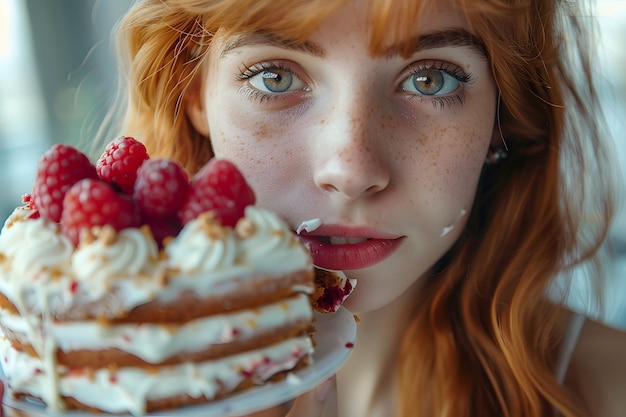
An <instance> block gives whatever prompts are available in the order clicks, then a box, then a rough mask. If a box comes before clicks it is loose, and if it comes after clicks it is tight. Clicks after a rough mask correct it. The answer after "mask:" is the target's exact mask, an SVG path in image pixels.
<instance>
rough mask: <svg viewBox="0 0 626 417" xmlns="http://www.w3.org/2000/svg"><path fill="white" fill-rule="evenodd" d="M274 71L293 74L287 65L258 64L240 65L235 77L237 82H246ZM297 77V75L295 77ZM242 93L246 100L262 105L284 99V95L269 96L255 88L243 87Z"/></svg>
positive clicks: (277, 63) (278, 63) (275, 63)
mask: <svg viewBox="0 0 626 417" xmlns="http://www.w3.org/2000/svg"><path fill="white" fill-rule="evenodd" d="M268 70H270V71H271V70H274V71H290V72H292V73H295V72H294V70H293V68H290V67H289V66H287V65H284V64H283V63H281V62H271V61H270V62H259V63H257V64H253V65H246V64H241V66H240V67H239V72H238V74H237V75H236V77H235V78H236V79H237V81H247V80H249V79H250V78H252V77H254V76H255V75H258V74H260V73H262V72H263V71H268ZM296 76H297V75H296ZM242 91H243V92H244V93H245V94H246V98H248V99H250V100H257V101H258V102H259V103H263V102H264V101H269V100H272V99H279V98H281V97H284V96H285V94H286V93H278V94H270V93H266V92H264V91H260V90H257V89H256V88H253V87H250V86H247V85H246V86H244V87H243V89H242Z"/></svg>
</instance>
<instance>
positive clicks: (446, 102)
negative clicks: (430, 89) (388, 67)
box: [402, 61, 474, 110]
mask: <svg viewBox="0 0 626 417" xmlns="http://www.w3.org/2000/svg"><path fill="white" fill-rule="evenodd" d="M424 70H437V71H443V72H445V73H446V74H448V75H450V76H452V77H453V78H454V79H456V80H457V81H458V82H459V83H460V85H461V88H459V89H458V91H455V92H454V93H453V94H450V95H443V96H427V95H419V94H411V95H410V96H408V97H407V98H408V99H409V100H414V99H417V100H422V101H430V102H431V103H432V105H433V107H435V108H438V109H439V110H444V109H445V108H450V107H452V106H453V105H455V104H460V105H462V104H463V103H464V101H465V87H466V86H468V85H471V84H472V83H473V82H474V79H473V77H472V74H471V73H465V72H464V71H463V70H461V69H460V68H459V67H457V66H456V65H454V64H451V63H449V62H445V61H427V62H426V63H420V64H419V65H417V66H413V67H412V68H410V70H409V71H408V74H407V75H406V76H405V77H403V78H402V80H403V82H404V80H407V79H408V78H409V77H411V76H413V75H417V74H419V73H420V72H421V71H424Z"/></svg>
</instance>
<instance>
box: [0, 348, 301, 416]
mask: <svg viewBox="0 0 626 417" xmlns="http://www.w3.org/2000/svg"><path fill="white" fill-rule="evenodd" d="M0 350H1V351H2V354H3V361H2V369H3V371H4V373H5V375H9V383H10V385H11V386H12V387H13V388H14V389H16V390H18V391H25V392H29V393H30V394H31V395H33V396H36V397H39V398H41V399H43V401H45V402H46V404H48V407H50V408H51V409H52V410H60V409H62V408H63V404H62V402H61V400H60V399H59V397H60V396H68V397H69V396H71V397H74V398H76V399H77V400H78V401H80V402H82V403H84V404H86V405H88V406H92V407H96V408H99V409H101V410H103V411H105V412H108V413H122V412H130V413H131V414H133V415H141V414H144V413H145V410H146V403H147V402H148V401H150V400H158V399H165V398H171V397H175V396H177V395H182V394H188V395H190V396H192V397H200V396H205V397H206V398H208V399H212V398H214V397H215V395H216V394H217V393H218V392H219V390H220V388H221V387H225V388H226V389H227V390H233V389H234V388H235V387H237V386H238V385H239V384H240V383H241V382H242V381H243V380H245V379H246V378H252V379H253V380H254V381H255V382H256V383H262V382H264V381H266V380H268V379H269V378H270V377H271V376H272V375H274V374H276V373H278V372H281V371H284V370H289V369H292V368H293V367H294V366H295V365H296V363H298V361H299V360H301V359H302V358H303V357H305V356H309V355H311V354H312V352H313V347H312V342H311V339H310V338H309V337H306V336H304V337H300V338H295V339H289V340H286V341H284V342H281V343H278V344H275V345H272V346H268V347H264V348H261V349H257V350H254V351H249V352H245V353H242V354H238V355H233V356H229V357H227V358H223V359H220V360H216V361H207V362H201V363H194V364H192V363H185V364H181V365H175V366H168V367H161V368H158V369H154V368H150V369H148V368H136V367H128V368H118V369H106V368H103V369H98V370H94V371H89V370H76V369H74V370H68V369H63V368H61V367H60V368H59V369H57V370H56V373H58V375H59V376H58V384H55V385H54V387H58V392H55V391H53V390H52V389H51V387H52V386H51V385H50V383H49V382H50V378H49V377H50V376H49V375H47V373H48V372H49V371H48V370H46V368H45V367H44V366H42V363H41V361H40V360H38V359H37V358H34V357H32V356H29V355H27V354H25V353H22V352H18V351H17V350H15V349H14V348H12V347H11V345H10V344H9V343H8V342H7V340H6V339H4V340H2V341H0Z"/></svg>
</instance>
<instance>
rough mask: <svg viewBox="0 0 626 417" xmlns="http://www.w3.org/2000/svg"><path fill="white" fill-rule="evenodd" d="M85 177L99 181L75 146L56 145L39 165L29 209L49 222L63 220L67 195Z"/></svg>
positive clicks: (85, 157) (44, 155)
mask: <svg viewBox="0 0 626 417" xmlns="http://www.w3.org/2000/svg"><path fill="white" fill-rule="evenodd" d="M85 178H98V174H97V173H96V168H95V167H94V166H93V165H92V164H91V162H89V158H87V156H86V155H85V154H83V153H82V152H80V151H79V150H77V149H76V148H74V147H72V146H69V145H65V144H56V145H54V146H53V147H52V148H50V149H49V150H48V151H47V152H46V153H44V154H43V155H42V156H41V158H40V159H39V162H38V163H37V173H36V175H35V183H34V185H33V191H32V195H31V201H30V202H29V208H30V209H31V210H35V209H36V210H38V211H39V213H40V214H41V215H42V216H43V217H44V218H46V219H49V220H51V221H53V222H58V221H59V220H61V211H62V209H63V197H64V196H65V193H66V192H67V190H68V189H69V188H70V187H71V186H72V185H74V184H75V183H76V182H78V181H80V180H82V179H85Z"/></svg>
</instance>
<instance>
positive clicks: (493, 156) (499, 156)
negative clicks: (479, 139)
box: [485, 148, 508, 165]
mask: <svg viewBox="0 0 626 417" xmlns="http://www.w3.org/2000/svg"><path fill="white" fill-rule="evenodd" d="M507 156H508V153H507V152H506V151H505V150H504V149H502V148H497V149H493V148H489V152H488V153H487V157H486V158H485V164H486V165H495V164H497V163H498V162H500V161H501V160H503V159H505V158H506V157H507Z"/></svg>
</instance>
